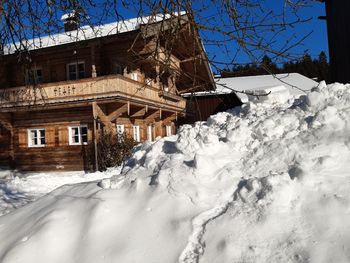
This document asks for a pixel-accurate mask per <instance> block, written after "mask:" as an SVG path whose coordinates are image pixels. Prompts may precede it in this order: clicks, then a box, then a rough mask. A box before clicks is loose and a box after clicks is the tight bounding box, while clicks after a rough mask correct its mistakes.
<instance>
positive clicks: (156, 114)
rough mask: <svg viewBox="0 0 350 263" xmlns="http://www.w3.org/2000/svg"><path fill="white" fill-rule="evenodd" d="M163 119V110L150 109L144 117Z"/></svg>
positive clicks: (147, 118)
mask: <svg viewBox="0 0 350 263" xmlns="http://www.w3.org/2000/svg"><path fill="white" fill-rule="evenodd" d="M156 118H159V119H162V110H161V109H159V110H156V111H149V112H148V113H147V114H145V116H144V119H146V120H150V119H156Z"/></svg>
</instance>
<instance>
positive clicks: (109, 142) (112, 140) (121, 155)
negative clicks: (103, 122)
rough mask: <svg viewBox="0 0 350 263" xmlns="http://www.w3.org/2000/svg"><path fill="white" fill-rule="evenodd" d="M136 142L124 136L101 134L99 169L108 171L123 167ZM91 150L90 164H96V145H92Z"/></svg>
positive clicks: (98, 142) (99, 141) (98, 143)
mask: <svg viewBox="0 0 350 263" xmlns="http://www.w3.org/2000/svg"><path fill="white" fill-rule="evenodd" d="M135 144H136V142H135V141H134V139H132V138H130V137H128V136H126V135H125V134H123V135H118V134H112V133H105V134H101V135H100V137H99V139H98V141H97V148H98V155H97V157H98V169H99V170H100V171H105V170H107V168H108V167H114V166H119V165H121V164H122V163H123V162H124V161H125V160H126V159H127V158H128V157H130V155H131V153H132V149H133V147H134V146H135ZM89 147H90V149H89V153H90V154H89V159H90V163H91V164H93V163H94V162H95V159H94V158H95V154H94V150H95V148H94V145H93V144H91V145H90V146H89Z"/></svg>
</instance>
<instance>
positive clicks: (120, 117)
mask: <svg viewBox="0 0 350 263" xmlns="http://www.w3.org/2000/svg"><path fill="white" fill-rule="evenodd" d="M73 18H74V17H73V16H71V15H68V16H65V19H66V20H65V22H66V24H65V29H66V32H64V33H59V34H56V35H51V36H47V37H42V38H40V39H38V38H37V39H33V40H30V41H28V42H27V45H26V47H25V49H24V48H22V44H21V43H17V45H10V46H8V47H5V48H4V50H3V52H2V53H3V54H2V55H0V165H1V166H9V167H11V168H13V169H18V170H20V171H42V170H83V169H85V170H92V169H95V168H96V167H95V164H94V163H92V164H91V163H89V162H88V161H87V158H86V149H87V147H88V146H89V145H95V144H96V140H98V136H99V134H101V132H113V133H125V134H126V135H127V136H130V137H132V138H134V139H135V140H136V141H138V142H143V141H145V140H154V139H155V138H156V137H158V136H167V135H171V134H174V133H175V132H176V130H175V129H176V126H175V123H176V120H177V118H180V117H182V116H184V115H185V109H186V100H185V99H184V98H182V97H181V96H180V95H181V94H182V93H185V92H191V91H201V90H203V91H204V90H211V89H214V86H213V77H212V73H211V70H210V68H209V65H208V63H207V59H206V55H205V53H204V51H203V46H202V44H201V41H200V38H199V36H198V33H197V32H196V30H195V29H194V27H193V21H192V20H191V18H190V17H189V16H188V15H186V14H179V15H176V16H173V15H172V16H170V15H169V16H163V15H162V16H155V17H152V18H151V17H146V18H145V17H144V18H135V19H131V20H127V21H123V22H119V23H118V22H116V23H111V24H106V25H104V26H100V27H96V28H91V27H79V28H78V27H77V21H75V20H74V19H73ZM175 20H176V21H175ZM169 40H171V41H169ZM170 45H171V48H169V46H170ZM95 150H98V149H96V147H95Z"/></svg>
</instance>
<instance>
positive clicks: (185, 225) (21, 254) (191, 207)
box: [0, 83, 350, 263]
mask: <svg viewBox="0 0 350 263" xmlns="http://www.w3.org/2000/svg"><path fill="white" fill-rule="evenodd" d="M349 105H350V85H342V84H332V85H328V86H327V85H325V84H324V83H320V85H319V86H318V87H317V88H315V89H313V90H312V92H310V93H308V94H306V95H304V96H301V97H300V98H298V99H296V100H292V99H289V98H286V99H285V100H282V102H278V101H276V100H272V101H265V100H264V101H262V102H260V101H256V102H250V103H247V104H245V105H244V106H242V107H241V108H235V109H233V110H231V111H228V112H222V113H218V114H216V115H214V116H211V117H210V118H209V119H208V121H207V122H198V123H196V124H195V125H193V126H190V125H184V126H182V127H181V128H180V129H179V132H178V135H176V136H172V137H168V138H163V139H158V140H157V141H156V142H154V143H144V144H142V145H140V146H138V147H137V148H136V149H135V151H134V154H133V156H132V157H131V158H130V159H129V160H128V162H127V163H126V165H125V166H124V167H123V169H122V171H121V173H120V174H119V173H118V175H115V176H113V177H112V178H111V179H110V180H105V181H103V182H101V183H100V184H99V185H100V186H101V187H105V188H106V189H103V188H101V187H100V186H98V185H97V183H89V184H81V185H74V186H65V187H63V188H60V189H58V190H56V191H54V192H52V193H50V194H48V195H47V196H44V197H43V198H41V199H40V200H39V201H37V202H34V203H31V204H30V205H28V206H25V207H23V208H20V209H18V210H16V211H14V212H12V213H10V214H8V215H6V216H3V217H0V235H1V236H2V237H4V238H2V239H0V261H1V262H17V261H18V259H23V260H24V259H25V260H26V262H62V260H64V262H68V263H69V262H84V263H90V262H102V261H107V262H108V261H109V262H152V263H154V262H159V263H164V262H181V263H194V262H201V263H202V262H208V263H211V262H348V259H349V258H350V246H349V244H350V223H349V222H350V194H349V193H350V176H349V172H348V171H349V168H350V167H349V166H350V165H348V164H349V163H350V137H349V134H350V133H349V132H350V107H349ZM72 200H74V202H72ZM32 211H37V212H36V213H33V212H32ZM80 218H81V221H82V222H85V225H86V226H87V227H86V228H84V227H79V228H78V229H79V231H72V230H71V240H73V241H71V243H69V244H70V249H69V248H68V246H62V247H61V248H60V250H59V251H60V254H61V255H64V256H62V257H63V258H61V259H60V260H61V261H60V260H58V259H56V258H55V257H54V255H56V254H55V253H54V252H53V248H52V244H57V243H55V242H48V240H49V239H50V238H52V237H55V236H58V237H60V239H58V240H64V238H66V236H69V235H67V231H69V229H73V228H74V226H75V225H76V224H79V223H78V222H79V219H80ZM62 219H64V220H63V221H62ZM21 226H25V227H21ZM64 226H67V229H68V230H67V231H66V230H65V227H64ZM43 227H44V228H45V232H43V231H39V230H37V229H43ZM11 229H12V231H11ZM13 229H16V230H17V231H15V232H14V231H13ZM84 230H85V231H84ZM45 233H49V234H45ZM23 240H25V241H23ZM36 247H40V248H41V250H42V251H51V253H49V252H48V253H41V254H40V255H39V254H35V253H29V251H31V250H30V248H36ZM72 247H74V249H71V248H72ZM16 260H17V261H16Z"/></svg>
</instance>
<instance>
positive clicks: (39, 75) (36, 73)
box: [25, 67, 43, 85]
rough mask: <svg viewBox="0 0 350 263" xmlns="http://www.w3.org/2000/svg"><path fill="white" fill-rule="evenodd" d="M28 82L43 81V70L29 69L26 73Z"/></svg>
mask: <svg viewBox="0 0 350 263" xmlns="http://www.w3.org/2000/svg"><path fill="white" fill-rule="evenodd" d="M25 82H26V84H30V85H35V84H41V83H43V72H42V69H41V68H36V67H35V68H33V69H27V70H26V75H25Z"/></svg>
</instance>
